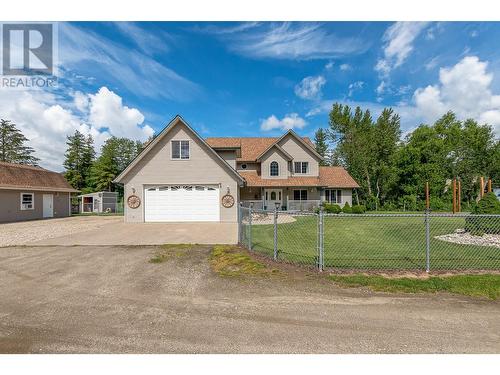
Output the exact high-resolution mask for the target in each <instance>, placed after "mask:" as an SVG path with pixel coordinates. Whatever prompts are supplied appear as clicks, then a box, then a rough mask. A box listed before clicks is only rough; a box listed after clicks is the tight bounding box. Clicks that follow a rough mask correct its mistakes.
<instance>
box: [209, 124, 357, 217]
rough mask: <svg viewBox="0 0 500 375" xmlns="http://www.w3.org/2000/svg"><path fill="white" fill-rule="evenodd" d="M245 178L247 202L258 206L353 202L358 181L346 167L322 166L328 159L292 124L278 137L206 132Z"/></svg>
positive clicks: (310, 207) (243, 190) (309, 206)
mask: <svg viewBox="0 0 500 375" xmlns="http://www.w3.org/2000/svg"><path fill="white" fill-rule="evenodd" d="M206 141H207V143H208V144H209V145H210V146H211V147H212V148H213V149H214V150H215V151H217V152H218V153H219V154H220V155H221V156H222V157H223V158H225V159H226V160H228V161H229V162H230V163H231V165H232V167H233V168H235V169H236V171H237V172H238V174H239V175H240V176H242V177H243V178H244V179H245V185H244V186H243V187H241V188H240V200H241V202H242V203H243V205H245V206H248V205H250V204H253V207H254V208H256V209H263V208H264V209H266V210H272V209H274V208H275V207H277V208H278V209H280V210H313V209H314V208H316V207H318V206H319V204H320V202H322V201H327V202H330V203H336V204H339V205H340V206H343V205H344V204H345V203H346V202H348V203H349V204H350V205H352V189H354V188H357V187H358V184H357V183H356V182H355V181H354V179H353V178H352V177H351V176H350V175H349V174H348V173H347V171H346V170H345V169H344V168H342V167H330V166H321V165H320V162H321V161H322V160H323V158H322V156H321V155H319V154H318V153H317V152H316V150H315V147H314V144H313V143H312V142H311V140H310V139H309V138H307V137H300V136H298V135H297V134H296V133H295V132H294V131H292V130H289V131H288V132H286V133H285V134H283V135H282V136H281V137H279V138H270V137H259V138H254V137H251V138H207V139H206Z"/></svg>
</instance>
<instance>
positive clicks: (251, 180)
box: [114, 116, 358, 223]
mask: <svg viewBox="0 0 500 375" xmlns="http://www.w3.org/2000/svg"><path fill="white" fill-rule="evenodd" d="M321 160H322V157H321V155H319V154H318V153H317V152H316V150H315V148H314V145H313V144H312V142H311V141H310V140H309V138H302V137H299V136H298V135H297V134H296V133H294V132H293V131H289V132H287V133H285V134H284V135H283V136H282V137H280V138H208V139H206V140H204V139H203V138H201V137H200V136H199V135H198V134H197V133H196V132H195V131H194V130H193V129H192V128H191V127H190V126H189V125H188V124H187V123H186V122H185V121H184V120H183V119H182V118H181V117H180V116H176V117H175V118H174V119H173V120H172V121H171V122H170V123H169V124H168V125H167V126H166V127H165V129H163V130H162V131H161V132H160V133H159V134H158V136H157V137H155V138H154V140H153V141H151V142H150V143H149V144H148V146H147V147H146V148H145V149H144V150H143V151H142V152H141V153H140V154H139V155H138V156H137V157H136V158H135V159H134V160H133V161H132V163H130V165H129V166H128V167H127V168H126V169H125V170H124V171H123V172H122V173H121V174H120V175H119V176H118V177H117V178H116V179H115V181H114V182H116V183H121V184H123V185H124V195H125V198H124V200H125V209H124V210H125V220H126V221H129V222H144V221H145V222H155V221H178V222H183V221H215V222H231V223H236V222H237V220H238V206H239V203H240V202H241V203H243V204H247V205H248V204H250V203H254V208H256V209H258V208H261V209H262V208H265V209H274V208H275V207H278V208H279V209H282V210H287V209H288V210H296V209H312V208H313V207H317V206H318V205H319V204H320V202H321V201H328V202H332V203H338V204H340V205H344V204H345V203H346V202H349V204H352V189H353V188H357V187H358V184H357V183H356V182H355V181H354V180H353V179H352V177H351V176H350V175H349V174H348V173H347V172H346V171H345V170H344V169H343V168H340V167H320V166H319V162H320V161H321Z"/></svg>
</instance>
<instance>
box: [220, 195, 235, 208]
mask: <svg viewBox="0 0 500 375" xmlns="http://www.w3.org/2000/svg"><path fill="white" fill-rule="evenodd" d="M222 205H223V206H224V207H225V208H231V207H233V206H234V197H233V196H232V195H231V194H226V195H224V196H223V197H222Z"/></svg>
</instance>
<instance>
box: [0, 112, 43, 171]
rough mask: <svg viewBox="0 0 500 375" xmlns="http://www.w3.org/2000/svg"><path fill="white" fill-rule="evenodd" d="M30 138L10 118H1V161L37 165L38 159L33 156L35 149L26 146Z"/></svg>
mask: <svg viewBox="0 0 500 375" xmlns="http://www.w3.org/2000/svg"><path fill="white" fill-rule="evenodd" d="M26 142H28V139H27V138H26V137H25V136H24V135H23V133H21V131H20V130H19V129H17V127H16V124H14V123H12V122H11V121H9V120H4V119H1V120H0V161H5V162H8V163H17V164H31V165H37V163H38V161H39V160H40V159H38V158H37V157H35V156H33V153H34V152H35V150H34V149H33V148H31V147H29V146H26V144H25V143H26Z"/></svg>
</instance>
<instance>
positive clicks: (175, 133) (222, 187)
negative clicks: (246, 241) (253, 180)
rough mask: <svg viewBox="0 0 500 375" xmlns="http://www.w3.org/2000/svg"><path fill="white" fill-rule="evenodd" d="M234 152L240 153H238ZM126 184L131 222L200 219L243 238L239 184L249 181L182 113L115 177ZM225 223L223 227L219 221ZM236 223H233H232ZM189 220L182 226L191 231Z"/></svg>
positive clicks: (127, 218)
mask: <svg viewBox="0 0 500 375" xmlns="http://www.w3.org/2000/svg"><path fill="white" fill-rule="evenodd" d="M234 153H235V152H234ZM115 182H116V183H120V184H123V189H124V202H125V205H124V216H125V221H127V222H129V223H138V222H149V223H151V222H168V223H189V224H190V225H191V226H195V225H196V223H197V222H206V223H211V224H213V225H214V229H213V230H216V231H217V230H221V231H222V230H224V231H228V230H230V231H231V232H232V236H233V237H232V238H234V241H235V242H236V241H237V239H238V224H237V223H238V202H239V188H240V187H241V186H243V185H244V184H245V180H244V179H243V177H242V176H240V174H239V173H238V172H237V171H236V169H235V165H231V164H229V162H228V161H226V160H225V159H224V158H223V157H222V156H221V155H219V154H218V153H217V152H216V151H215V150H214V149H213V148H211V147H210V146H209V145H208V144H207V143H206V142H205V141H204V140H203V138H201V137H200V136H199V135H198V134H197V133H196V132H195V131H194V130H193V129H192V128H191V127H190V126H189V125H188V124H187V123H186V122H185V121H184V120H183V119H182V118H181V117H180V116H176V117H175V118H174V119H173V120H172V121H171V122H170V123H169V124H168V125H167V126H166V127H165V129H163V130H162V131H161V132H160V133H159V134H158V136H156V137H155V138H154V139H153V140H152V141H151V142H150V143H149V144H148V145H147V147H146V148H145V149H144V150H143V151H142V152H141V153H140V154H139V155H138V156H137V157H136V158H135V159H134V160H133V161H132V162H131V163H130V164H129V165H128V166H127V168H125V170H124V171H123V172H122V173H121V174H120V175H119V176H118V177H117V178H116V179H115ZM219 224H220V226H219ZM227 224H231V225H227ZM188 228H189V225H187V226H186V227H185V228H184V229H183V230H186V231H188V232H189V229H188Z"/></svg>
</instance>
